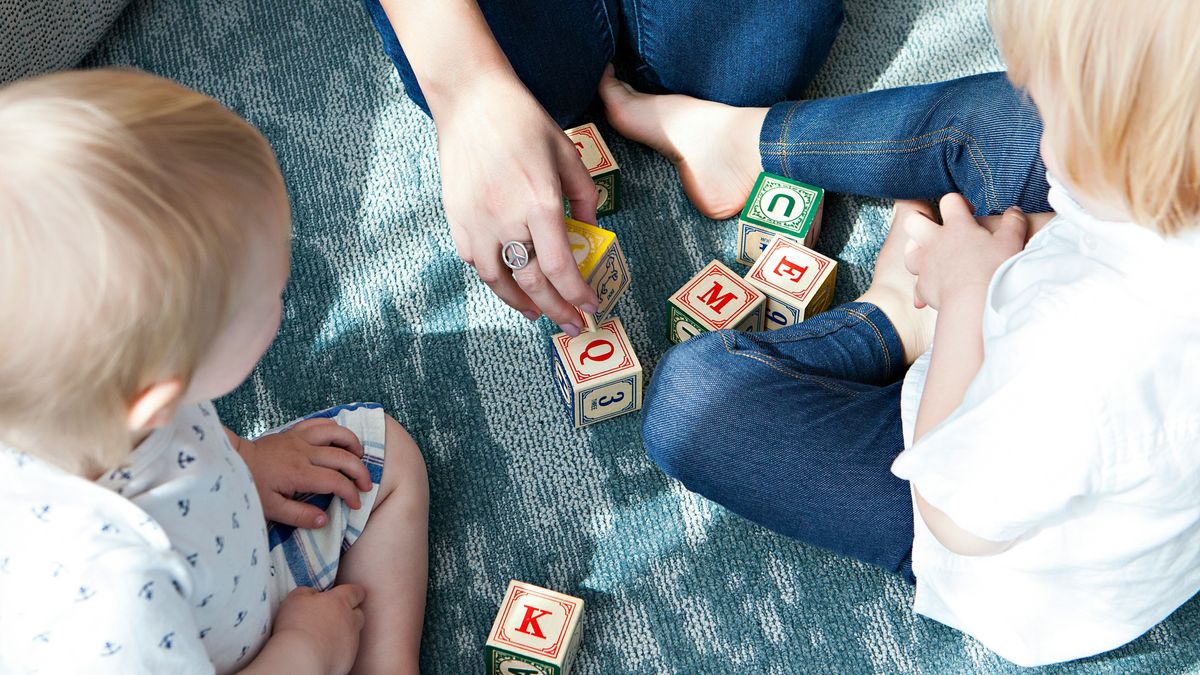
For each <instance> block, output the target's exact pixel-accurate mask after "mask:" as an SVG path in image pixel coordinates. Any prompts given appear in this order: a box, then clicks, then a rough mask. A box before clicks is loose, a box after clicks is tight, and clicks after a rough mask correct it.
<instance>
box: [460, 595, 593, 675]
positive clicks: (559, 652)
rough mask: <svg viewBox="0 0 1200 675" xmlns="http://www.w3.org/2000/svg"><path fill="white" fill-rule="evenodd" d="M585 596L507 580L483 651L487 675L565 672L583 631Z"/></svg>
mask: <svg viewBox="0 0 1200 675" xmlns="http://www.w3.org/2000/svg"><path fill="white" fill-rule="evenodd" d="M582 621H583V600H582V599H580V598H576V597H572V596H570V595H564V594H562V593H556V592H554V591H551V590H548V589H545V588H541V587H539V586H534V585H533V584H527V583H524V582H522V581H515V580H514V581H510V582H508V590H507V591H506V592H505V593H504V600H502V601H501V602H500V612H499V614H497V615H496V620H495V622H493V623H492V630H491V632H489V633H488V640H487V645H486V647H485V648H484V653H485V654H486V657H487V671H486V672H487V673H488V675H569V673H570V672H571V662H572V661H574V659H575V653H576V652H578V651H579V640H580V636H581V635H582V633H583V630H582V625H581V623H582Z"/></svg>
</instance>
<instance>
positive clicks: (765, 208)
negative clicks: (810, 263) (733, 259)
mask: <svg viewBox="0 0 1200 675" xmlns="http://www.w3.org/2000/svg"><path fill="white" fill-rule="evenodd" d="M824 206H825V190H823V189H822V188H819V187H816V186H815V185H809V184H807V183H801V182H800V181H798V180H792V179H791V178H784V177H783V176H776V175H775V174H773V173H767V172H766V171H763V172H762V173H760V174H758V180H757V181H755V183H754V189H753V190H752V191H751V192H750V198H749V199H747V200H746V206H745V208H743V209H742V215H741V216H740V217H739V218H738V238H737V261H738V262H740V263H742V264H743V265H753V264H754V261H755V260H758V256H759V255H760V254H762V252H763V251H764V250H766V248H767V244H769V243H770V241H771V238H772V237H774V236H775V235H782V236H785V237H788V238H790V239H791V240H793V241H795V242H796V243H799V244H804V245H805V246H813V245H814V244H815V243H816V241H817V235H818V234H819V233H820V231H821V214H822V212H823V211H824Z"/></svg>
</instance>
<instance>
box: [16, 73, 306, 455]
mask: <svg viewBox="0 0 1200 675" xmlns="http://www.w3.org/2000/svg"><path fill="white" fill-rule="evenodd" d="M289 222H290V221H289V219H288V206H287V196H286V193H285V191H284V187H283V179H282V177H281V176H280V173H279V169H278V166H277V164H276V162H275V157H274V154H273V153H272V152H271V148H270V146H269V145H268V144H267V142H266V140H265V139H264V138H263V137H262V135H261V134H259V133H258V131H256V130H255V129H254V128H253V127H252V126H250V125H249V124H247V123H246V122H245V121H243V120H242V119H240V118H239V117H238V116H237V115H235V114H234V113H232V112H230V111H229V110H227V109H225V108H224V107H222V106H221V105H220V104H219V103H217V102H216V101H215V100H213V99H211V98H209V97H207V96H204V95H203V94H200V93H198V92H195V91H192V90H191V89H187V88H185V87H183V86H180V85H178V84H176V83H174V82H171V81H170V80H166V79H163V78H160V77H156V76H153V75H149V74H146V73H142V72H138V71H133V70H114V69H106V70H91V71H76V72H67V73H58V74H54V75H48V76H44V77H39V78H34V79H30V80H26V81H23V82H18V83H16V84H13V85H11V86H9V87H7V88H5V89H3V90H0V289H3V296H2V297H0V442H3V443H6V444H9V445H11V446H14V447H17V448H19V449H22V450H26V451H28V452H31V453H34V454H38V455H41V456H44V457H45V458H47V459H49V460H51V461H54V462H56V463H58V464H60V465H61V466H63V467H64V468H67V469H68V470H72V471H76V472H79V473H85V474H94V473H98V472H100V471H103V470H105V469H109V468H112V467H114V466H115V465H117V464H118V463H119V462H120V461H121V460H122V459H123V458H124V456H125V455H126V454H128V452H129V450H130V433H129V430H128V428H127V422H126V419H127V415H128V406H129V403H130V402H131V401H133V400H134V399H135V398H136V397H137V395H138V394H139V393H141V392H143V391H145V389H146V388H147V387H149V386H150V385H152V384H154V383H156V382H160V381H163V380H165V379H168V378H172V377H180V378H182V379H183V381H184V382H185V383H186V382H187V381H188V379H189V378H190V377H191V375H192V374H193V373H194V371H195V369H196V367H197V365H198V364H199V363H200V362H201V360H202V359H203V357H204V356H205V353H206V351H207V350H208V349H209V347H210V346H211V344H212V343H213V340H214V338H215V337H216V335H217V334H218V332H219V331H220V330H221V329H222V328H223V327H224V326H225V324H226V323H227V321H228V320H229V316H230V313H231V303H230V299H231V296H232V295H233V293H234V291H235V289H236V288H237V287H238V286H237V284H238V283H240V281H241V280H240V278H239V275H238V272H237V264H238V263H239V262H240V261H241V258H240V256H241V255H242V251H243V250H244V249H245V247H246V244H247V242H248V240H249V239H250V238H251V237H253V236H260V235H255V234H254V233H255V232H259V233H262V232H269V233H270V234H271V235H272V241H281V240H283V239H285V238H286V237H287V236H288V227H287V224H288V223H289ZM265 228H271V229H269V230H267V229H265Z"/></svg>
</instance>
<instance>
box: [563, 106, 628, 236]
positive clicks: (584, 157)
mask: <svg viewBox="0 0 1200 675" xmlns="http://www.w3.org/2000/svg"><path fill="white" fill-rule="evenodd" d="M566 134H567V137H568V138H570V139H571V142H572V143H574V144H575V152H578V153H579V159H580V160H581V161H582V162H583V166H584V168H585V169H587V172H588V174H589V175H591V177H592V182H593V183H595V184H596V215H597V216H606V215H608V214H610V213H614V212H616V210H617V209H619V208H621V167H620V166H617V160H616V158H615V157H613V154H612V151H611V150H609V149H608V144H607V143H605V142H604V138H603V137H602V136H600V130H599V129H597V128H596V125H595V124H592V123H591V122H589V123H587V124H585V125H583V126H581V127H575V128H574V129H567V131H566Z"/></svg>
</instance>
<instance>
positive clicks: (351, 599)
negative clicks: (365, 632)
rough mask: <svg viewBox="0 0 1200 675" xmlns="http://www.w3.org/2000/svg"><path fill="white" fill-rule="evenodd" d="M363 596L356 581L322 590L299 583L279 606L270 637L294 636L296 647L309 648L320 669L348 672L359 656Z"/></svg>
mask: <svg viewBox="0 0 1200 675" xmlns="http://www.w3.org/2000/svg"><path fill="white" fill-rule="evenodd" d="M365 599H366V591H365V590H363V587H362V586H358V585H356V584H338V585H337V586H334V587H333V588H331V589H329V590H327V591H325V592H320V591H318V590H316V589H315V588H307V587H304V586H301V587H300V588H297V589H296V590H294V591H292V592H291V593H289V594H288V596H287V597H286V598H284V600H283V604H281V605H280V606H279V613H278V614H276V615H275V630H274V631H273V633H272V636H271V639H272V640H274V639H275V638H277V637H283V638H284V639H285V640H286V639H294V644H295V645H296V647H297V648H299V649H305V648H307V649H310V650H312V652H313V656H314V657H315V659H316V661H317V663H319V664H320V668H319V672H324V673H347V672H350V669H351V668H353V667H354V661H355V659H356V658H358V640H359V636H360V634H361V633H362V628H363V623H364V620H365V617H364V616H363V611H362V608H361V607H360V606H361V605H362V603H363V600H365ZM289 644H292V643H289Z"/></svg>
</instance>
